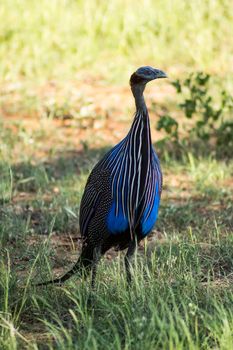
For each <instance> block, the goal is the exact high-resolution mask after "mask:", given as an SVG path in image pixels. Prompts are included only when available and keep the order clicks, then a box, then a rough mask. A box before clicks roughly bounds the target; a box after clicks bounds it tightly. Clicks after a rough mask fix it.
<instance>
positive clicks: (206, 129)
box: [157, 72, 233, 156]
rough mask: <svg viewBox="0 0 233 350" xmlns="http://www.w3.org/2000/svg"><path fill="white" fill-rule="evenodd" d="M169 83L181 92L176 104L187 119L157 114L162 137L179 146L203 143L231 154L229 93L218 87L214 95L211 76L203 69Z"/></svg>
mask: <svg viewBox="0 0 233 350" xmlns="http://www.w3.org/2000/svg"><path fill="white" fill-rule="evenodd" d="M172 85H173V86H174V87H175V89H176V92H177V93H178V94H179V95H180V96H181V103H180V104H179V108H181V109H182V111H183V116H184V117H185V118H186V119H189V120H190V122H188V123H185V125H181V123H178V122H177V121H176V120H175V119H174V118H173V117H172V116H171V115H168V114H165V115H162V116H160V119H159V121H158V124H157V129H158V130H164V131H165V133H166V134H167V137H165V139H164V140H163V141H167V140H169V141H171V142H172V143H173V145H174V144H175V145H176V146H177V147H178V148H179V147H182V148H184V147H187V146H189V145H191V144H193V143H196V144H197V143H202V145H203V146H205V149H208V150H213V149H214V150H215V153H216V155H218V156H230V155H231V153H232V149H233V137H232V135H233V121H231V120H230V113H231V112H232V111H233V98H232V96H230V95H229V94H228V93H227V92H226V91H225V90H221V91H220V93H217V95H216V97H213V92H212V90H211V86H212V87H213V86H214V84H213V78H212V77H211V76H210V75H209V74H206V73H203V72H197V73H191V74H190V75H189V77H188V78H187V79H185V80H184V81H180V80H176V81H173V82H172ZM214 96H215V95H214ZM181 119H183V118H181ZM182 131H183V136H181V135H182Z"/></svg>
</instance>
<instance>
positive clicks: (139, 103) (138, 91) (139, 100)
mask: <svg viewBox="0 0 233 350" xmlns="http://www.w3.org/2000/svg"><path fill="white" fill-rule="evenodd" d="M144 89H145V85H134V86H131V90H132V93H133V96H134V99H135V105H136V110H137V112H139V113H140V112H141V113H142V114H144V115H147V107H146V103H145V99H144V96H143V91H144Z"/></svg>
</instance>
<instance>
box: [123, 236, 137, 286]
mask: <svg viewBox="0 0 233 350" xmlns="http://www.w3.org/2000/svg"><path fill="white" fill-rule="evenodd" d="M136 246H137V243H136V240H135V239H134V240H132V241H131V242H130V244H129V248H128V250H127V253H126V255H125V270H126V277H127V282H128V284H130V283H131V279H132V276H131V272H130V266H131V263H130V260H131V258H132V256H133V254H134V252H135V250H136Z"/></svg>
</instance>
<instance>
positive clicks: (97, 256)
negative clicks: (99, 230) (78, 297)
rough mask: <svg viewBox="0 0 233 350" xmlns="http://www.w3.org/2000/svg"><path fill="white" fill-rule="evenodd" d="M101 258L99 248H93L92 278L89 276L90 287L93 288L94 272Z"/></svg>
mask: <svg viewBox="0 0 233 350" xmlns="http://www.w3.org/2000/svg"><path fill="white" fill-rule="evenodd" d="M100 258H101V247H99V246H98V247H95V248H94V250H93V264H92V276H91V287H92V289H94V288H95V280H96V271H97V265H98V262H99V261H100Z"/></svg>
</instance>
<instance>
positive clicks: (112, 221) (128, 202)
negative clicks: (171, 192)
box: [38, 66, 167, 285]
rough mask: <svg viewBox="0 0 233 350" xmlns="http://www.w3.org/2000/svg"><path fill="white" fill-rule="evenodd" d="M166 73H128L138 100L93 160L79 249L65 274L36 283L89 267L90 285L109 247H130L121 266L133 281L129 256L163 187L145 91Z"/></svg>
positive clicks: (143, 69)
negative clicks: (112, 141)
mask: <svg viewBox="0 0 233 350" xmlns="http://www.w3.org/2000/svg"><path fill="white" fill-rule="evenodd" d="M166 77H167V76H166V74H165V73H164V72H163V71H161V70H159V69H154V68H152V67H149V66H146V67H141V68H139V69H138V70H137V71H136V72H135V73H133V74H132V76H131V78H130V86H131V90H132V93H133V96H134V98H135V103H136V113H135V117H134V120H133V123H132V126H131V128H130V130H129V133H128V135H127V136H126V137H125V138H124V139H123V140H122V141H121V142H120V143H118V144H117V145H116V146H115V147H113V148H112V149H111V150H110V151H109V152H108V153H107V154H106V155H105V156H104V157H103V159H101V160H100V161H99V162H98V163H97V164H96V166H95V167H94V169H93V170H92V172H91V174H90V176H89V178H88V180H87V184H86V187H85V190H84V194H83V197H82V200H81V205H80V216H79V217H80V231H81V235H82V238H83V246H82V251H81V255H80V257H79V259H78V261H77V263H76V264H75V265H74V266H73V267H72V268H71V270H70V271H68V272H67V273H66V274H65V275H64V276H62V277H59V278H56V279H54V280H52V281H48V282H42V283H40V284H38V285H47V284H50V283H62V282H64V281H66V280H67V279H68V278H70V277H71V276H72V275H73V274H74V273H76V272H81V271H85V272H89V271H90V270H92V284H93V285H94V281H95V275H96V267H97V263H98V261H99V259H100V257H101V256H102V255H103V254H104V253H105V252H106V251H107V250H109V249H110V248H111V247H117V248H118V249H119V250H123V249H125V248H128V250H127V253H126V256H125V267H126V272H127V280H128V282H130V281H131V274H130V258H131V257H132V255H133V254H134V252H135V249H136V246H137V244H138V243H139V242H140V241H141V240H142V239H143V238H144V237H146V236H147V235H148V234H149V233H150V232H151V230H152V228H153V226H154V224H155V222H156V219H157V215H158V209H159V203H160V196H161V192H162V172H161V169H160V164H159V159H158V157H157V155H156V153H155V150H154V149H153V146H152V142H151V132H150V121H149V114H148V110H147V107H146V104H145V100H144V97H143V92H144V89H145V86H146V84H147V83H148V82H149V81H151V80H154V79H158V78H166Z"/></svg>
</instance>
